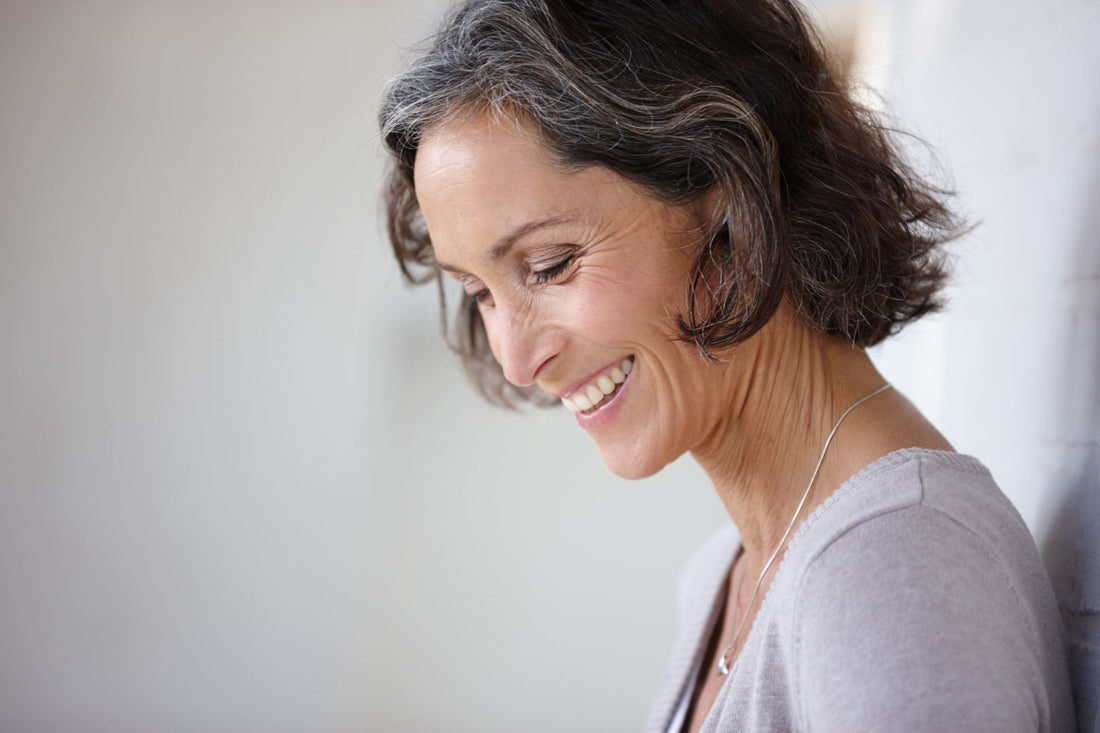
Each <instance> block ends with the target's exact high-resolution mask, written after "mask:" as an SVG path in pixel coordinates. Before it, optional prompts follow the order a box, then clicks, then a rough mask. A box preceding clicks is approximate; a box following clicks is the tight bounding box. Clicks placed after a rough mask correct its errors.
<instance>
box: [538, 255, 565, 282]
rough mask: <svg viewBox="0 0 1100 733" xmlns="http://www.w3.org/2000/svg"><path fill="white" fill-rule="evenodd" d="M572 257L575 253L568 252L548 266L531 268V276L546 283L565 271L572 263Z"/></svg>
mask: <svg viewBox="0 0 1100 733" xmlns="http://www.w3.org/2000/svg"><path fill="white" fill-rule="evenodd" d="M574 259H575V255H573V254H572V253H570V254H569V255H567V256H565V257H564V258H562V259H560V260H558V261H557V262H555V263H554V264H552V265H550V266H549V267H544V268H542V269H541V270H532V271H531V277H532V278H534V280H535V282H537V283H548V282H551V281H552V280H556V279H557V278H559V277H561V275H562V274H564V273H565V271H566V270H567V269H568V268H569V266H570V265H571V264H573V260H574Z"/></svg>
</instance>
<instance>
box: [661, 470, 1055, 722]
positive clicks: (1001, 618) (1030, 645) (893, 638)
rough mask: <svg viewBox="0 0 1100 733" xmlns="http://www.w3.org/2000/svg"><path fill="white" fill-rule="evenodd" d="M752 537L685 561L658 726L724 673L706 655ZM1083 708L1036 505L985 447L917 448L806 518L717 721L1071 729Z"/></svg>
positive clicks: (727, 539)
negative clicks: (1033, 517) (1035, 533)
mask: <svg viewBox="0 0 1100 733" xmlns="http://www.w3.org/2000/svg"><path fill="white" fill-rule="evenodd" d="M738 548H739V541H738V537H737V534H736V531H735V530H734V529H733V527H732V526H730V527H729V528H727V529H725V530H723V531H721V532H719V533H718V534H717V535H715V536H714V537H712V538H711V539H710V540H709V541H708V542H707V543H706V544H704V545H703V546H702V547H701V548H700V549H699V550H698V551H697V552H696V554H695V555H694V557H693V558H692V559H691V560H690V561H689V563H688V565H687V567H686V568H685V571H684V574H683V576H682V578H681V584H680V609H679V610H680V627H679V638H678V641H677V643H676V646H675V649H674V652H673V655H672V660H671V662H670V664H669V668H668V671H667V673H666V675H665V680H664V683H663V685H662V687H661V689H660V693H659V694H658V697H657V699H656V701H655V703H654V706H653V710H652V712H651V714H650V719H649V723H648V724H647V726H646V730H647V731H648V732H649V733H668V731H669V730H670V727H672V728H675V729H676V730H677V732H678V730H679V726H680V725H681V721H682V717H683V712H682V710H683V708H684V707H686V705H684V704H682V703H684V702H686V700H687V699H689V697H690V695H691V694H692V691H693V690H694V685H695V681H696V679H697V675H698V674H716V672H715V671H714V670H713V669H711V668H710V663H709V661H707V663H706V664H707V668H706V669H700V667H701V665H702V663H703V659H702V658H703V655H704V654H705V653H706V649H707V641H708V638H709V636H710V634H711V633H712V630H713V628H714V624H715V623H716V621H717V617H718V615H719V612H720V610H721V607H722V598H721V596H722V591H723V586H724V582H725V579H726V575H727V574H728V572H729V569H730V565H731V563H732V561H733V558H734V557H735V556H736V554H737V551H738ZM1072 705H1073V704H1072V700H1071V696H1070V685H1069V677H1068V672H1067V666H1066V657H1065V649H1064V639H1063V631H1062V626H1061V621H1060V618H1059V615H1058V609H1057V606H1056V604H1055V600H1054V594H1053V592H1052V590H1051V586H1050V581H1049V580H1048V578H1047V575H1046V572H1045V571H1044V568H1043V565H1042V562H1041V561H1040V559H1039V554H1038V552H1037V550H1036V547H1035V542H1034V540H1033V539H1032V537H1031V535H1030V534H1029V532H1028V530H1027V527H1026V526H1025V525H1024V523H1023V521H1022V520H1021V519H1020V516H1019V514H1018V513H1017V512H1016V510H1015V508H1014V507H1013V506H1012V504H1011V503H1010V502H1009V501H1008V499H1007V498H1006V497H1005V496H1004V494H1003V493H1001V491H1000V489H998V488H997V485H996V484H995V483H994V482H993V479H992V477H991V476H990V474H989V471H988V470H987V469H986V468H985V467H984V466H982V465H981V463H979V462H978V461H977V460H976V459H974V458H971V457H968V456H962V455H958V454H956V453H948V452H942V451H929V450H923V449H916V448H910V449H905V450H901V451H897V452H894V453H891V454H889V455H887V456H885V457H883V458H881V459H879V460H877V461H875V462H874V463H872V464H871V465H869V466H867V467H866V468H865V469H863V470H862V471H860V472H859V473H858V474H856V475H855V476H853V477H852V478H851V479H849V480H848V481H847V482H845V484H844V485H843V486H841V487H840V489H838V490H837V491H836V492H835V493H834V494H833V495H832V496H831V497H830V498H829V499H827V500H826V501H825V502H824V503H823V504H822V505H821V506H820V507H818V509H817V510H816V511H815V512H814V513H813V514H812V515H811V516H810V517H809V518H808V519H807V520H806V521H805V522H803V524H802V525H801V526H800V527H799V529H798V530H797V532H796V533H795V535H794V537H793V538H792V539H791V542H790V544H789V545H788V548H787V551H786V553H785V555H784V557H783V561H782V564H781V565H780V567H779V569H778V571H777V572H776V574H775V577H774V579H773V581H772V584H771V587H770V588H769V590H768V593H767V596H766V597H765V599H764V602H763V605H762V606H761V608H760V611H759V613H758V615H757V617H756V619H755V620H754V622H753V625H752V628H751V629H750V631H749V633H748V637H747V638H746V641H745V645H744V648H743V650H742V651H741V653H740V655H739V656H738V658H737V660H736V663H735V664H734V667H733V669H732V670H731V673H730V675H729V677H728V678H727V679H726V681H725V684H724V686H723V688H722V691H721V693H720V694H719V696H718V699H717V700H716V701H715V704H714V706H713V707H712V708H711V710H710V713H709V715H708V717H707V719H706V722H705V724H704V725H703V728H702V730H703V731H704V733H717V732H718V731H723V732H724V731H784V730H792V731H887V730H888V731H931V730H941V731H1070V730H1072V729H1073V706H1072ZM678 708H679V709H680V710H681V712H680V715H679V719H677V710H678Z"/></svg>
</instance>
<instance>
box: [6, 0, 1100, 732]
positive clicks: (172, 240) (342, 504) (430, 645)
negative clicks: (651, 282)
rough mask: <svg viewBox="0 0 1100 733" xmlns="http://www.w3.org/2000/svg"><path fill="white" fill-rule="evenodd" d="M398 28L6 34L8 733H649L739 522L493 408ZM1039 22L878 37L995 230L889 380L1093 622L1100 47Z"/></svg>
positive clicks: (694, 493)
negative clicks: (439, 308) (991, 478)
mask: <svg viewBox="0 0 1100 733" xmlns="http://www.w3.org/2000/svg"><path fill="white" fill-rule="evenodd" d="M398 5H399V4H396V3H383V2H364V3H342V2H326V3H314V4H310V5H309V6H308V9H307V6H305V5H301V4H294V3H285V2H284V3H246V2H236V3H229V4H226V3H219V4H213V3H212V4H182V3H180V4H167V3H165V4H159V5H152V4H149V3H137V2H130V3H121V2H120V3H108V2H100V3H95V4H80V3H54V4H44V3H31V2H24V3H8V4H5V5H3V6H2V7H0V100H2V103H0V729H2V730H4V731H13V732H17V733H22V732H23V731H35V732H37V731H73V730H80V731H117V732H125V731H147V730H158V731H161V730H164V731H172V730H179V731H198V730H202V731H211V730H233V731H251V730H257V731H259V730H263V731H283V730H285V731H311V732H312V731H349V732H350V731H364V730H369V731H387V732H389V731H397V732H400V731H436V730H447V731H457V732H461V731H511V730H525V731H560V730H570V731H608V730H631V729H635V728H637V727H639V726H640V724H641V722H642V720H643V718H644V716H645V713H646V710H647V707H648V704H649V699H650V695H651V694H652V692H653V689H654V687H655V685H656V683H657V680H658V677H659V675H660V673H661V669H662V666H663V664H664V661H665V658H666V655H667V654H668V652H669V648H670V644H671V642H672V631H673V627H672V624H673V593H674V579H675V575H676V572H677V569H678V567H679V565H680V563H681V562H682V561H683V559H684V558H685V557H686V555H687V554H688V552H690V550H691V548H692V547H693V546H694V544H695V543H696V542H697V541H698V539H699V538H700V537H702V536H704V535H705V534H706V533H708V532H709V531H710V530H711V529H712V528H714V527H716V526H718V525H719V524H720V523H722V522H723V521H724V520H725V517H724V514H723V512H722V509H721V507H720V505H719V504H718V502H717V500H716V499H715V498H714V496H713V492H712V491H711V489H710V488H709V487H708V486H707V484H706V481H705V479H704V478H703V476H702V475H701V473H700V472H699V471H698V469H696V468H695V467H693V466H692V465H690V464H689V463H686V462H681V463H679V464H677V465H675V466H673V467H671V468H670V469H669V470H667V471H666V472H664V473H662V474H661V475H660V476H658V477H656V478H654V479H652V480H649V481H645V482H640V483H627V482H623V481H620V480H618V479H615V478H613V477H611V476H610V475H609V474H608V473H607V472H606V470H605V469H604V468H603V467H602V465H601V463H600V461H599V458H598V457H597V456H596V454H595V451H593V450H592V448H591V446H590V445H589V444H588V440H587V439H586V438H585V436H584V435H583V434H581V432H580V431H579V430H577V429H576V427H575V425H574V424H573V422H572V420H571V419H569V418H568V417H567V416H566V415H564V414H563V413H561V412H560V411H552V412H543V413H534V414H529V415H519V414H505V413H500V412H497V411H495V410H492V409H490V408H488V407H486V406H484V405H482V404H481V403H480V402H479V401H478V400H477V398H476V397H475V396H474V395H473V393H472V391H471V390H470V389H469V388H467V386H466V385H465V383H464V381H463V378H462V376H461V373H460V371H459V369H458V367H457V363H456V361H455V360H454V359H453V358H452V357H451V356H450V355H449V354H447V353H446V352H445V350H444V349H443V348H442V345H441V343H440V341H439V339H438V338H437V329H436V325H435V321H434V319H435V311H434V304H433V302H432V297H433V296H432V293H431V292H428V291H424V292H419V293H413V292H409V291H407V290H406V289H405V288H404V287H403V286H402V285H401V284H400V282H399V280H398V277H397V274H396V272H395V268H394V267H393V265H392V264H391V263H390V262H389V259H388V255H387V253H386V251H385V245H384V243H383V241H382V237H381V227H380V223H379V221H378V218H377V213H378V206H377V203H376V197H377V181H378V179H379V177H380V175H381V174H380V161H381V155H380V152H379V149H378V145H377V140H376V133H375V131H374V123H373V109H374V105H375V102H376V100H377V97H378V93H379V89H380V86H381V83H382V80H383V78H385V77H386V76H387V75H388V74H390V73H392V72H393V71H395V70H396V69H397V68H399V61H398V56H399V52H400V50H401V49H402V48H403V47H405V46H407V45H408V44H409V43H410V42H411V41H412V40H413V39H417V38H420V37H422V36H423V35H424V33H425V32H426V30H427V29H428V28H429V27H430V26H431V25H432V23H433V22H434V19H435V18H436V17H437V15H438V13H439V3H438V2H436V1H435V0H421V2H419V3H402V4H400V7H398ZM1009 5H1010V6H1011V10H1009ZM1034 5H1035V7H1032V5H1031V4H1027V3H1023V2H1017V1H1015V0H1013V2H1010V3H1008V4H1006V3H1004V2H1001V3H997V4H993V3H988V2H984V3H978V4H975V5H973V10H971V9H970V7H971V5H970V4H967V10H966V11H965V14H963V11H960V10H959V9H958V8H955V6H954V5H950V6H949V5H947V4H937V3H924V4H922V5H921V6H920V7H922V8H925V11H921V12H924V13H925V14H924V15H920V17H919V19H918V20H919V21H920V22H917V21H916V20H913V19H912V18H910V16H909V15H906V13H910V14H912V13H917V12H918V11H917V10H912V9H910V10H905V8H904V4H899V7H898V8H894V10H893V14H892V15H890V16H888V17H887V16H882V17H881V18H880V19H879V21H877V22H881V23H883V24H884V26H883V27H884V28H886V29H887V30H888V35H887V37H888V39H890V41H889V43H888V44H887V46H885V47H884V48H887V50H888V55H886V56H884V57H883V58H884V59H885V61H884V62H883V63H884V66H883V69H885V70H886V71H884V72H883V75H882V78H884V79H885V80H886V81H887V82H888V83H887V84H886V85H885V88H886V89H887V93H888V96H889V98H890V99H891V101H892V102H893V103H894V104H895V105H896V106H897V107H900V108H902V111H903V113H904V116H905V117H907V118H910V119H915V120H916V121H917V122H918V123H919V124H918V128H919V132H921V133H922V134H924V135H925V136H926V137H928V138H930V139H931V140H932V142H933V143H936V144H937V145H940V146H941V149H942V151H943V153H944V157H945V159H946V160H947V161H948V163H949V164H950V165H951V166H952V168H953V169H954V170H955V172H956V181H957V184H958V187H959V188H960V189H961V190H963V191H965V192H966V202H967V205H968V208H969V209H970V210H971V211H973V212H974V213H975V215H976V216H977V217H978V218H982V219H984V221H985V224H984V225H983V226H982V228H981V229H979V230H978V231H977V232H976V233H975V235H974V236H972V237H970V238H968V240H967V241H966V242H965V243H963V244H961V245H960V246H959V248H958V252H959V257H960V267H959V272H960V276H959V279H958V285H957V286H956V287H955V289H954V290H953V292H952V295H953V300H954V306H953V310H952V311H951V313H950V314H948V315H947V316H944V317H941V318H939V319H938V320H937V321H935V322H934V323H930V324H928V325H926V326H921V327H920V328H919V329H915V330H914V331H913V332H912V333H911V334H909V335H907V336H905V337H903V339H902V340H899V341H898V342H897V343H896V344H894V345H891V346H889V347H887V348H885V349H883V350H882V352H881V353H880V355H879V356H880V361H881V363H882V364H883V365H884V368H885V369H886V370H887V372H888V373H889V374H890V375H891V377H892V378H894V379H895V381H896V382H898V384H899V385H901V386H902V387H903V388H904V389H906V390H907V391H908V392H909V393H910V394H912V395H914V396H915V397H916V398H917V399H918V401H920V402H921V404H922V405H923V406H924V407H925V408H926V409H928V410H929V412H931V413H932V414H933V415H935V416H936V417H937V419H938V420H939V422H940V423H941V424H942V425H943V426H944V428H945V430H946V432H947V433H948V435H949V437H950V438H952V439H953V440H954V441H955V442H956V443H957V444H958V445H959V447H960V448H961V449H964V450H968V451H971V452H974V453H976V454H978V455H979V456H981V457H982V458H983V459H985V460H986V461H987V462H988V463H989V465H990V466H991V468H992V469H993V471H994V474H995V475H996V476H997V478H998V479H999V480H1000V481H1001V483H1002V485H1004V487H1005V489H1006V491H1007V492H1008V493H1010V495H1011V496H1012V497H1013V499H1014V500H1015V501H1016V502H1017V504H1018V505H1019V506H1020V507H1021V511H1022V512H1023V513H1024V516H1025V518H1026V519H1027V521H1028V522H1029V524H1030V525H1031V526H1032V527H1033V529H1035V531H1036V532H1038V533H1039V536H1040V538H1041V540H1042V544H1043V545H1044V547H1045V548H1047V550H1048V556H1049V558H1050V560H1051V562H1052V563H1053V564H1054V567H1055V569H1058V568H1059V567H1061V566H1063V565H1067V564H1073V563H1077V565H1075V566H1073V568H1071V570H1070V571H1069V572H1067V573H1064V574H1063V575H1064V580H1063V585H1064V586H1065V587H1068V588H1070V590H1069V591H1066V593H1065V594H1064V596H1065V597H1066V598H1067V599H1068V601H1069V604H1070V606H1071V607H1072V608H1078V607H1079V610H1080V613H1079V614H1078V616H1079V618H1080V619H1081V624H1084V623H1086V622H1088V623H1092V621H1090V620H1089V619H1092V618H1094V617H1089V616H1087V615H1086V611H1087V610H1088V609H1089V608H1092V609H1093V611H1095V608H1096V606H1095V605H1091V606H1090V605H1089V604H1093V603H1095V600H1096V598H1097V595H1096V590H1095V588H1096V586H1095V585H1089V586H1088V587H1087V588H1084V589H1083V590H1082V583H1084V582H1085V581H1086V580H1087V582H1088V583H1095V582H1096V581H1097V576H1096V575H1095V569H1096V567H1097V561H1096V555H1095V554H1088V553H1087V552H1084V549H1088V548H1094V547H1095V541H1094V540H1092V538H1094V537H1095V530H1096V527H1097V526H1098V525H1097V524H1096V523H1095V517H1096V516H1097V512H1096V505H1095V503H1094V504H1088V503H1087V500H1086V497H1095V496H1096V493H1097V473H1098V471H1097V465H1098V462H1097V453H1096V450H1097V448H1096V441H1097V438H1098V435H1097V424H1096V414H1097V410H1096V407H1097V391H1096V390H1097V382H1096V374H1097V373H1098V370H1097V368H1096V367H1097V363H1096V362H1097V355H1098V353H1100V349H1098V348H1097V332H1098V329H1097V328H1096V326H1097V320H1096V319H1097V317H1098V304H1097V297H1096V294H1097V289H1096V287H1095V282H1096V277H1097V275H1098V272H1097V257H1096V252H1097V248H1096V244H1097V242H1096V239H1095V236H1094V235H1093V234H1092V231H1093V230H1092V227H1091V225H1092V224H1093V223H1095V218H1096V217H1095V214H1094V213H1093V212H1094V211H1095V210H1096V209H1095V204H1093V203H1092V202H1093V201H1095V198H1096V195H1097V179H1096V175H1095V173H1096V170H1097V167H1096V163H1097V160H1096V154H1097V149H1098V148H1097V145H1096V134H1097V126H1096V113H1097V111H1098V108H1097V97H1096V91H1097V90H1096V89H1095V85H1089V84H1088V83H1087V80H1088V79H1089V78H1091V77H1090V76H1089V74H1091V72H1090V71H1089V70H1091V69H1095V68H1098V67H1097V64H1096V63H1095V62H1096V57H1095V52H1093V51H1092V50H1091V48H1090V45H1089V44H1088V43H1087V42H1086V41H1087V37H1088V35H1089V34H1088V33H1087V31H1089V30H1091V29H1096V27H1097V24H1096V16H1095V11H1094V8H1095V5H1093V4H1087V3H1083V2H1073V0H1062V2H1060V3H1058V4H1056V5H1051V4H1037V3H1036V4H1034ZM889 7H893V6H889ZM945 8H947V9H949V8H954V10H953V11H950V12H949V11H948V10H946V9H945ZM1005 24H1009V25H1011V27H1007V28H1006V27H1003V26H1004V25H1005ZM1008 38H1013V39H1015V40H1013V42H1012V43H1011V44H1009V43H1008V42H1007V41H1006V39H1008ZM933 41H934V42H933ZM1021 44H1023V48H1022V49H1021ZM1029 44H1030V45H1029ZM1021 50H1025V51H1026V53H1021ZM1090 54H1091V55H1090ZM990 59H1000V61H999V63H1000V64H1002V65H1003V64H1010V65H1013V69H1014V71H1013V72H1012V73H1011V74H1008V73H1003V72H998V71H997V66H996V65H994V64H992V63H991V61H990ZM1071 74H1076V75H1077V77H1072V76H1071ZM1074 78H1077V82H1076V83H1074V82H1073V79H1074ZM1027 79H1029V80H1030V81H1029V82H1025V81H1023V80H1027ZM1090 95H1091V96H1090ZM1021 100H1022V101H1021ZM1036 127H1037V128H1038V129H1041V130H1049V131H1050V133H1049V134H1043V135H1038V134H1036V133H1035V132H1034V130H1035V129H1036ZM1037 248H1041V251H1042V252H1043V253H1044V254H1043V256H1044V257H1045V258H1046V259H1039V258H1038V257H1037V256H1036V250H1037ZM1089 278H1091V280H1090V279H1089ZM1090 283H1091V284H1090ZM1090 461H1091V463H1090ZM1089 521H1091V522H1093V524H1091V525H1089V524H1088V522H1089ZM1086 532H1088V533H1089V534H1088V535H1087V537H1086ZM1087 540H1089V541H1092V542H1093V544H1086V541H1087ZM1083 548H1084V549H1083ZM1067 558H1072V559H1067ZM1089 573H1092V574H1089ZM1074 584H1076V586H1075V585H1074ZM1074 588H1076V590H1074ZM1074 593H1076V594H1077V595H1074ZM1074 598H1080V599H1083V600H1082V603H1079V604H1077V605H1076V606H1075V605H1073V604H1074V600H1073V599H1074ZM1084 601H1087V603H1086V602H1084ZM531 720H534V721H535V723H533V724H532V723H531V722H530V721H531ZM520 721H524V723H523V725H521V724H520Z"/></svg>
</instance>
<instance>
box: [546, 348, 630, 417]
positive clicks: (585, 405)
mask: <svg viewBox="0 0 1100 733" xmlns="http://www.w3.org/2000/svg"><path fill="white" fill-rule="evenodd" d="M633 366H634V359H633V357H632V358H630V359H623V362H622V364H619V365H618V366H615V367H612V368H611V371H610V372H608V373H607V374H601V375H600V376H598V377H597V378H596V381H595V382H592V383H591V384H589V385H588V386H587V387H585V388H584V389H583V390H578V391H577V392H575V393H573V394H572V395H570V396H569V397H562V398H561V401H562V403H563V404H564V405H565V406H566V407H567V408H569V410H570V411H571V412H587V411H589V410H591V409H593V408H594V407H596V405H598V404H600V403H601V402H603V401H604V399H606V398H607V397H610V396H611V395H612V394H614V393H615V390H616V389H618V386H619V385H620V384H622V383H623V382H625V381H626V375H627V374H630V370H631V369H632V368H633Z"/></svg>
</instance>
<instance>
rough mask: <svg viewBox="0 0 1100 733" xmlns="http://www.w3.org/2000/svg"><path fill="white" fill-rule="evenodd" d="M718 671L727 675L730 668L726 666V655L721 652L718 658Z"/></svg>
mask: <svg viewBox="0 0 1100 733" xmlns="http://www.w3.org/2000/svg"><path fill="white" fill-rule="evenodd" d="M718 672H719V673H720V674H724V675H729V673H730V668H729V667H727V666H726V655H725V654H723V655H722V658H721V659H719V660H718Z"/></svg>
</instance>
